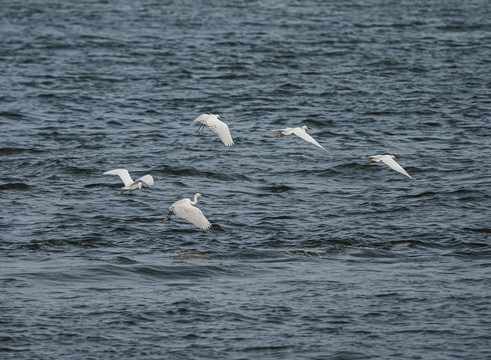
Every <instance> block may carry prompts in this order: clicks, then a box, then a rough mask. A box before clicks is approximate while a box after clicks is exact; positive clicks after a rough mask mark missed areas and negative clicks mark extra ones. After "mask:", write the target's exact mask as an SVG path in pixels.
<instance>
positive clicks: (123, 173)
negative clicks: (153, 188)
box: [103, 169, 154, 194]
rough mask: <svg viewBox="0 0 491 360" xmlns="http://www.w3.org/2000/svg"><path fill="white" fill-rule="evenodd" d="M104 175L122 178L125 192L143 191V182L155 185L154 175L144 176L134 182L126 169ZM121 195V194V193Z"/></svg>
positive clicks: (111, 171)
mask: <svg viewBox="0 0 491 360" xmlns="http://www.w3.org/2000/svg"><path fill="white" fill-rule="evenodd" d="M103 175H118V176H119V177H120V178H121V180H123V183H124V187H122V188H121V189H123V190H135V189H141V188H142V182H144V183H145V184H147V185H153V184H154V181H153V177H152V175H149V174H147V175H145V176H142V177H141V178H139V179H137V180H135V181H133V179H132V178H131V176H130V173H129V172H128V170H126V169H114V170H109V171H106V172H105V173H103ZM119 194H121V192H120V193H119Z"/></svg>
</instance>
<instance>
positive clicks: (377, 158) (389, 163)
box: [361, 154, 414, 180]
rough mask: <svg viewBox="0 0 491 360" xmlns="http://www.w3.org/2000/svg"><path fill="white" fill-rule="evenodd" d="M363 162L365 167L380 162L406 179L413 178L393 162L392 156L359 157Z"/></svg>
mask: <svg viewBox="0 0 491 360" xmlns="http://www.w3.org/2000/svg"><path fill="white" fill-rule="evenodd" d="M361 158H362V159H363V160H367V165H369V164H370V163H371V162H374V161H375V162H380V161H382V162H383V163H384V164H385V165H387V166H389V167H390V168H391V169H393V170H395V171H397V172H400V173H401V174H404V175H406V176H407V177H410V178H411V179H413V180H414V178H413V177H412V176H411V175H409V174H408V173H407V172H406V170H404V168H403V167H402V166H401V165H399V164H398V163H397V162H396V161H395V160H394V158H395V156H394V155H388V154H386V155H372V156H362V157H361Z"/></svg>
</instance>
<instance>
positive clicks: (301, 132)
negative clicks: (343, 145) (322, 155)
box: [269, 125, 329, 152]
mask: <svg viewBox="0 0 491 360" xmlns="http://www.w3.org/2000/svg"><path fill="white" fill-rule="evenodd" d="M307 129H309V130H311V129H310V128H309V127H308V126H307V125H304V126H298V127H294V128H285V129H279V130H270V131H269V132H270V133H271V134H273V135H274V136H276V137H277V138H280V137H283V136H285V135H290V134H294V135H297V136H298V137H300V138H302V139H304V140H305V141H308V142H309V143H312V144H314V145H315V146H318V147H320V148H321V149H322V150H324V151H325V152H329V151H327V150H326V149H324V148H323V147H322V146H321V145H320V144H319V143H318V142H317V141H315V139H314V138H313V137H312V136H310V135H309V134H307V131H306V130H307Z"/></svg>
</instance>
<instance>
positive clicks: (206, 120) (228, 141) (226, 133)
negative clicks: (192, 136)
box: [189, 114, 234, 146]
mask: <svg viewBox="0 0 491 360" xmlns="http://www.w3.org/2000/svg"><path fill="white" fill-rule="evenodd" d="M219 118H220V115H215V114H201V115H200V116H198V117H197V118H196V119H194V121H193V122H192V123H191V124H190V125H189V127H191V126H194V125H196V124H197V123H201V124H200V126H199V127H198V130H196V132H197V133H199V134H202V133H203V130H204V129H205V126H206V125H207V126H208V127H209V128H210V129H211V130H212V131H213V132H214V133H215V134H217V135H218V137H219V138H220V140H222V142H223V143H224V144H225V146H232V145H234V141H233V140H232V135H230V130H229V128H228V126H227V124H225V123H224V122H223V121H220V120H218V119H219Z"/></svg>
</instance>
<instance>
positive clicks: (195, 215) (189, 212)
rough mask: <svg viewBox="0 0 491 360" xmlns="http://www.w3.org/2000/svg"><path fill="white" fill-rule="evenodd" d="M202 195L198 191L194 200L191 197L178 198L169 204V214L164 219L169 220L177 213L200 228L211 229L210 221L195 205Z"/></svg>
mask: <svg viewBox="0 0 491 360" xmlns="http://www.w3.org/2000/svg"><path fill="white" fill-rule="evenodd" d="M202 196H203V195H202V194H200V193H196V194H195V195H194V201H191V199H188V198H185V199H181V200H177V201H176V202H175V203H174V204H172V205H171V206H169V210H170V211H169V214H168V215H167V216H166V217H165V218H164V221H167V220H169V219H170V217H171V216H172V214H175V215H176V216H177V217H180V218H181V219H184V220H187V221H189V222H190V223H193V224H194V225H195V226H197V227H199V228H200V229H203V230H207V229H209V228H210V227H211V224H210V222H209V221H208V219H207V218H206V217H205V216H204V215H203V213H202V212H201V210H200V209H198V208H197V207H196V206H194V205H196V203H197V202H198V198H199V197H202Z"/></svg>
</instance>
